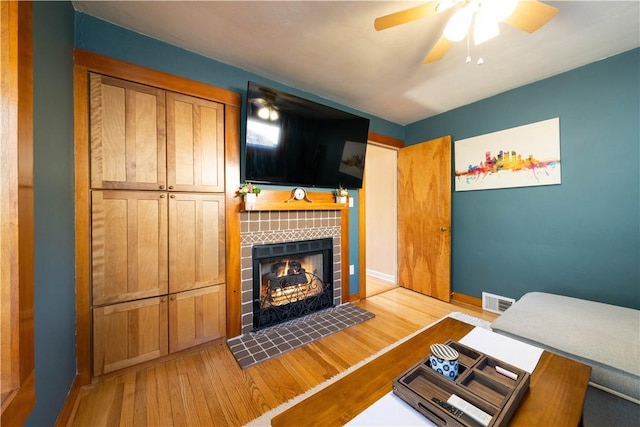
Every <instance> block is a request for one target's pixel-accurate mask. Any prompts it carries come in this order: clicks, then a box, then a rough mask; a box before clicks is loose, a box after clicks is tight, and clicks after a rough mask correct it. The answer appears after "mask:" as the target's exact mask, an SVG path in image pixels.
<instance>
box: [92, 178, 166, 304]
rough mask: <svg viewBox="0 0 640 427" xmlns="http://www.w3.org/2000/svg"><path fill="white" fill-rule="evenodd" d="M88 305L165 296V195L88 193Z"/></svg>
mask: <svg viewBox="0 0 640 427" xmlns="http://www.w3.org/2000/svg"><path fill="white" fill-rule="evenodd" d="M91 201H92V206H91V213H92V214H91V221H92V236H91V258H92V267H93V269H92V277H93V305H102V304H107V303H113V302H119V301H130V300H133V299H137V298H146V297H150V296H158V295H162V294H166V293H167V269H168V262H167V194H166V193H161V192H147V191H116V190H105V191H93V192H92V197H91Z"/></svg>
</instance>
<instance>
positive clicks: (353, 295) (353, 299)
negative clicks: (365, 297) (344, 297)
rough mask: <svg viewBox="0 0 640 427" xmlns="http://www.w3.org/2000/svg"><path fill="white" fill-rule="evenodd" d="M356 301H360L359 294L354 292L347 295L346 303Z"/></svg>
mask: <svg viewBox="0 0 640 427" xmlns="http://www.w3.org/2000/svg"><path fill="white" fill-rule="evenodd" d="M358 300H360V292H356V293H355V294H351V295H349V301H348V302H354V301H358Z"/></svg>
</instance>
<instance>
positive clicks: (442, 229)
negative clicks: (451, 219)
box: [440, 227, 448, 231]
mask: <svg viewBox="0 0 640 427" xmlns="http://www.w3.org/2000/svg"><path fill="white" fill-rule="evenodd" d="M447 230H448V228H447V227H440V231H447Z"/></svg>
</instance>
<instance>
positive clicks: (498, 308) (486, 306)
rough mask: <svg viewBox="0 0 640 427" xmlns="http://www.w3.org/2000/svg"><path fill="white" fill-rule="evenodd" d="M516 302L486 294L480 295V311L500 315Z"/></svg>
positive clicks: (511, 299)
mask: <svg viewBox="0 0 640 427" xmlns="http://www.w3.org/2000/svg"><path fill="white" fill-rule="evenodd" d="M514 302H516V300H514V299H513V298H507V297H501V296H500V295H494V294H490V293H487V292H483V293H482V309H483V310H487V311H492V312H494V313H498V314H502V313H504V312H505V311H506V310H507V308H509V307H511V305H513V303H514Z"/></svg>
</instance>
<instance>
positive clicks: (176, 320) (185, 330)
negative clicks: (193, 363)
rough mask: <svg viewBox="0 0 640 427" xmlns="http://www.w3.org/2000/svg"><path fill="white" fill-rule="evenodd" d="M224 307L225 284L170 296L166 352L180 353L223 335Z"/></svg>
mask: <svg viewBox="0 0 640 427" xmlns="http://www.w3.org/2000/svg"><path fill="white" fill-rule="evenodd" d="M225 305H226V304H225V287H224V285H217V286H209V287H206V288H202V289H195V290H192V291H185V292H180V293H177V294H173V295H171V296H170V297H169V351H170V352H175V351H179V350H182V349H185V348H188V347H192V346H194V345H197V344H202V343H204V342H207V341H210V340H213V339H216V338H220V337H222V336H224V334H225Z"/></svg>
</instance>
